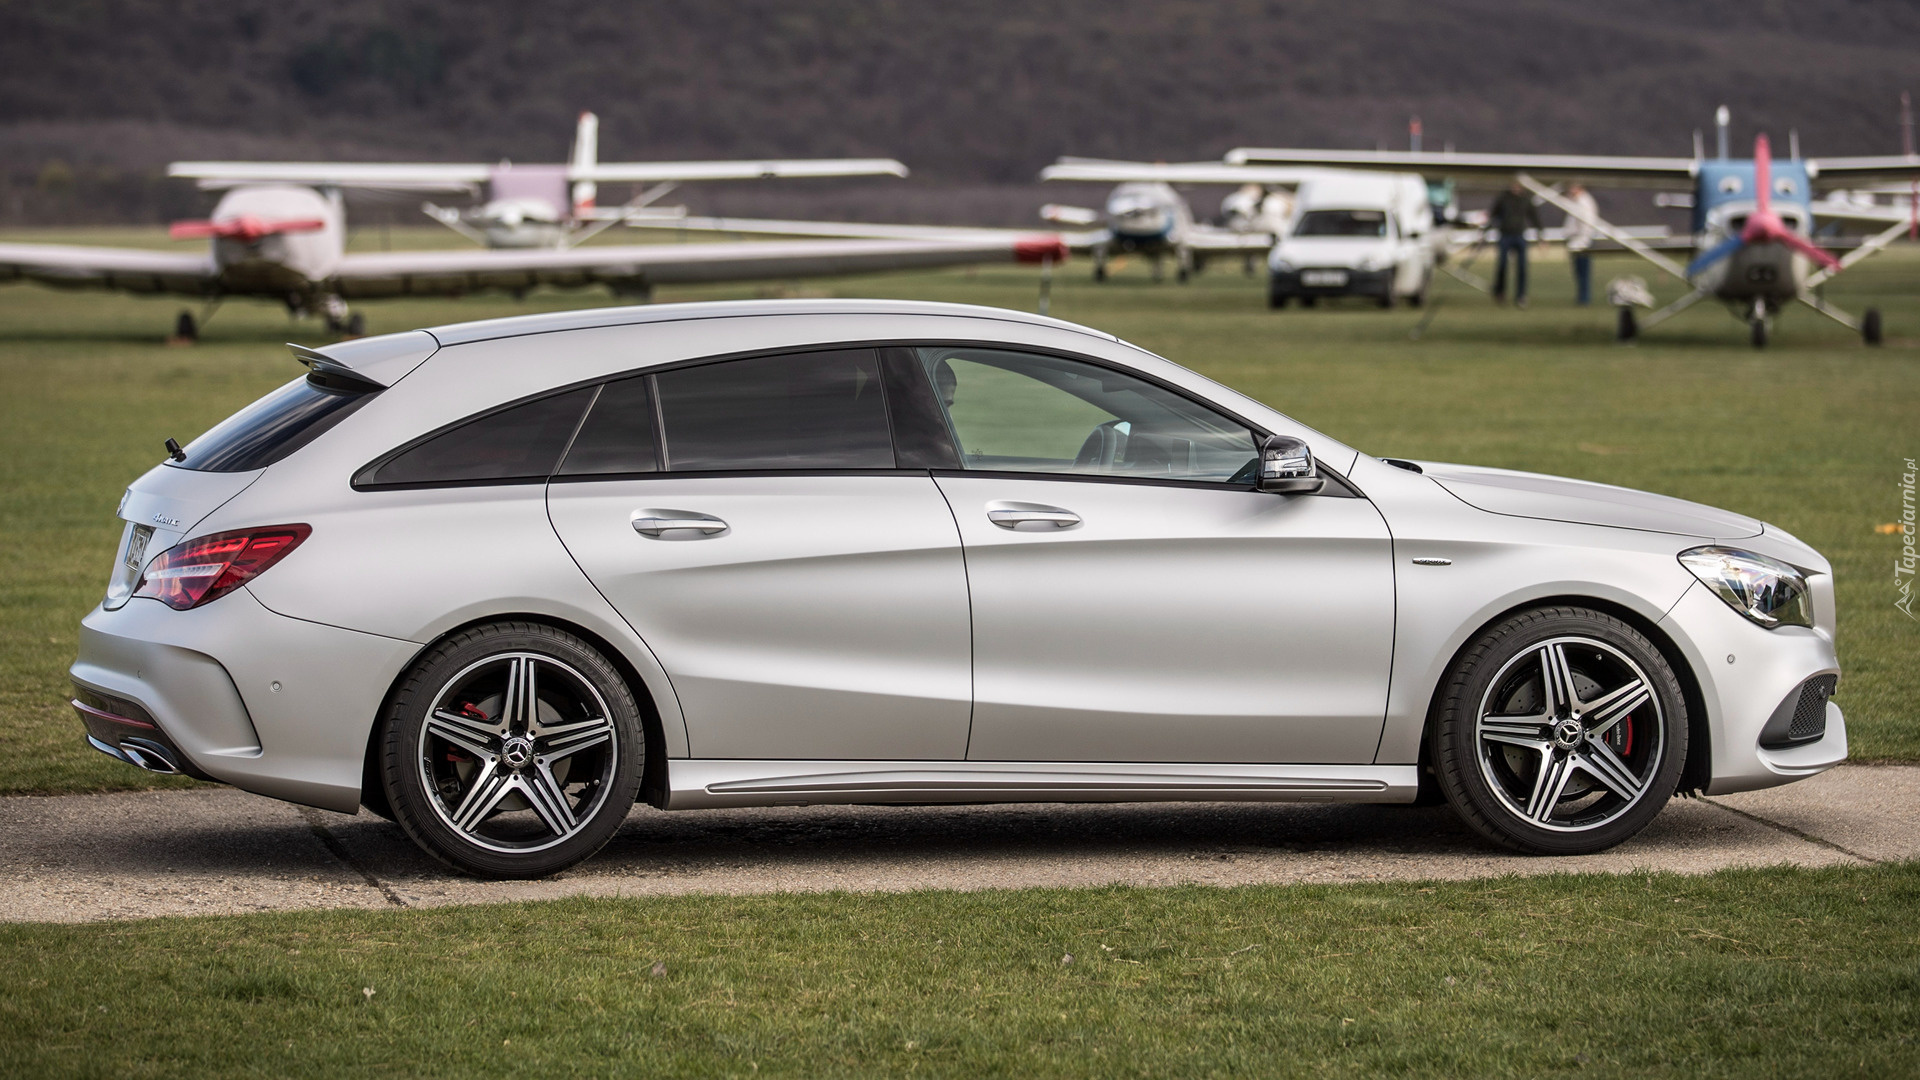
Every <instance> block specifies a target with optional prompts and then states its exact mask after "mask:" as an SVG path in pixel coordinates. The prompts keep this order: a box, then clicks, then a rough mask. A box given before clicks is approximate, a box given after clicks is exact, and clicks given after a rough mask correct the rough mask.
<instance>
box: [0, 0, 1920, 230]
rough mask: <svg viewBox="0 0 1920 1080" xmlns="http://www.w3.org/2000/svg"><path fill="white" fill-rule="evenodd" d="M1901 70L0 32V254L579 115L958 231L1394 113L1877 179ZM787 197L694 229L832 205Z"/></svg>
mask: <svg viewBox="0 0 1920 1080" xmlns="http://www.w3.org/2000/svg"><path fill="white" fill-rule="evenodd" d="M1917 57H1920V7H1916V6H1915V5H1911V4H1905V3H1900V4H1893V3H1882V2H1865V0H1839V2H1834V0H1829V2H1821V3H1793V4H1788V3H1785V2H1781V0H1706V2H1697V3H1673V2H1662V0H1613V2H1604V0H1603V2H1594V3H1584V4H1574V3H1565V2H1562V0H1379V2H1374V3H1356V2H1354V0H1306V2H1289V0H1221V2H1218V3H1193V2H1147V0H1057V2H1055V3H1050V4H1020V3H1007V2H1002V0H971V2H970V0H949V2H946V3H937V4H935V3H924V2H914V0H874V2H855V0H827V2H822V3H813V4H784V3H777V2H773V0H740V2H711V0H652V2H649V3H644V4H619V3H607V2H605V0H594V2H587V0H545V2H542V3H538V4H528V3H524V2H519V0H462V2H458V3H456V2H452V0H400V2H380V0H327V2H320V0H61V2H58V3H54V2H22V0H3V2H0V185H4V188H3V189H0V221H8V222H14V223H28V222H35V221H46V222H52V221H81V220H96V221H109V220H143V221H148V220H159V219H162V218H164V217H166V216H169V215H173V214H180V213H192V212H195V211H196V210H197V209H200V208H203V207H204V199H203V198H202V197H200V196H198V195H197V194H196V193H195V192H193V191H192V190H191V189H190V188H187V187H185V186H184V185H171V184H167V183H164V182H161V181H159V180H158V179H157V176H158V173H159V172H160V170H161V169H162V168H163V167H164V164H165V162H166V161H168V160H171V159H174V158H180V157H197V156H208V155H232V156H242V157H321V156H326V157H341V158H359V159H391V158H401V159H407V158H414V159H443V160H446V159H483V160H491V159H494V158H501V157H509V158H514V159H518V160H558V159H559V158H560V157H561V156H562V155H563V154H564V153H565V150H566V147H567V142H568V139H569V137H570V135H571V129H572V118H573V116H574V114H575V113H577V112H578V111H579V110H581V109H584V108H591V109H593V110H595V111H596V112H598V113H599V114H600V116H601V119H602V127H601V151H602V155H603V156H604V157H607V158H609V159H632V158H657V157H731V156H763V155H842V154H857V155H872V154H885V155H891V156H896V157H899V158H901V159H903V160H905V161H907V162H908V164H910V165H912V166H913V167H914V169H915V172H916V176H915V180H914V181H913V182H912V183H910V184H908V185H901V186H900V188H901V191H902V192H903V193H904V192H915V191H920V192H924V191H933V190H938V191H940V192H945V193H952V192H965V193H971V194H969V195H964V196H963V197H961V198H959V199H958V201H957V202H956V201H955V199H953V198H951V197H949V196H948V195H943V196H942V199H943V201H945V202H946V203H948V204H950V205H951V206H952V207H955V208H954V209H952V211H951V212H952V213H954V214H956V215H960V214H967V215H972V216H974V217H978V216H980V215H983V214H984V215H988V216H995V215H1000V214H1003V213H1011V212H1012V211H1011V210H1009V209H1007V208H1006V207H1003V206H1002V204H1003V203H1008V200H1007V199H1006V198H1005V193H1006V192H1008V191H1020V192H1023V193H1025V192H1027V191H1028V188H1027V186H1026V185H1028V184H1029V183H1030V181H1031V179H1032V177H1033V174H1034V172H1035V171H1036V170H1037V169H1038V168H1039V167H1040V166H1041V165H1043V164H1045V163H1047V162H1048V161H1050V160H1052V159H1053V158H1054V157H1055V156H1057V155H1060V154H1081V155H1088V156H1112V157H1142V158H1149V159H1152V158H1165V159H1185V158H1208V157H1216V156H1218V155H1219V154H1220V153H1221V152H1222V151H1224V150H1226V149H1227V148H1229V147H1232V146H1235V145H1241V144H1247V143H1256V144H1269V145H1271V144H1295V145H1324V146H1340V147H1374V146H1393V147H1400V146H1404V145H1405V140H1406V132H1407V119H1408V117H1409V116H1410V115H1414V114H1417V115H1419V116H1420V117H1421V118H1422V120H1423V121H1424V126H1425V131H1426V140H1427V143H1428V145H1429V146H1431V147H1436V148H1437V147H1439V146H1441V145H1443V144H1445V143H1452V144H1454V145H1456V146H1457V147H1459V148H1461V149H1478V150H1490V149H1513V150H1530V151H1551V150H1562V151H1586V152H1596V153H1608V152H1640V153H1665V154H1684V153H1686V152H1687V148H1688V145H1689V140H1690V138H1691V133H1692V131H1693V129H1695V128H1698V127H1702V126H1705V125H1707V124H1709V123H1710V122H1711V114H1712V110H1713V107H1714V106H1715V105H1718V104H1720V103H1722V102H1724V103H1726V104H1728V105H1730V106H1732V107H1733V109H1734V111H1735V117H1736V132H1737V134H1738V136H1739V137H1740V138H1741V139H1743V140H1744V139H1745V138H1747V137H1749V136H1750V134H1751V132H1753V131H1754V130H1757V129H1762V128H1764V129H1767V130H1771V131H1772V132H1773V134H1774V135H1775V138H1776V139H1777V140H1782V141H1784V137H1785V135H1786V129H1788V128H1797V129H1798V130H1799V131H1800V133H1801V138H1802V144H1803V146H1804V147H1805V148H1806V150H1807V151H1808V152H1809V153H1823V152H1824V153H1830V154H1831V153H1884V152H1892V151H1895V150H1897V149H1898V147H1899V130H1898V126H1897V116H1898V112H1897V110H1898V105H1897V101H1898V95H1899V92H1900V91H1901V90H1902V89H1907V88H1908V87H1909V85H1910V84H1911V83H1913V82H1915V81H1916V80H1915V78H1914V76H1915V75H1916V74H1920V71H1916V67H1917V66H1920V61H1916V58H1917ZM796 190H797V191H799V192H801V193H802V194H797V195H796V194H785V195H775V194H773V193H772V192H770V191H768V190H767V188H766V187H765V186H762V187H760V188H758V189H755V192H756V193H755V194H752V195H750V196H749V195H739V196H735V197H734V202H733V203H732V204H730V205H729V204H726V202H725V198H724V197H721V198H720V202H719V203H715V202H714V198H715V197H713V196H709V197H708V205H722V206H726V208H729V209H735V210H739V209H743V208H748V207H749V206H751V207H755V208H763V207H771V208H774V209H782V210H795V211H804V210H807V209H812V208H820V207H821V206H822V205H823V204H822V202H821V200H826V204H829V205H836V206H837V204H833V200H834V199H835V198H839V199H840V201H841V202H846V201H850V200H847V199H845V198H843V197H838V196H829V195H825V194H820V195H819V196H818V197H817V198H815V197H814V196H811V195H806V194H804V193H805V192H806V191H807V190H808V189H807V188H806V186H804V185H803V186H802V187H801V188H799V189H796ZM815 190H824V189H815ZM880 198H881V199H882V200H883V202H884V205H881V207H880V209H881V210H892V211H895V212H899V211H902V210H904V209H905V208H906V207H905V206H904V202H910V201H911V198H910V197H909V196H908V195H906V194H894V195H885V196H881V197H880ZM1022 198H1023V199H1024V198H1025V196H1024V194H1023V195H1022ZM810 199H811V200H812V201H809V200H810ZM853 201H858V200H853ZM896 204H900V205H896ZM872 205H873V203H872V200H867V205H865V206H861V207H854V208H852V209H851V210H850V211H848V212H862V211H863V210H872ZM1008 205H1009V206H1010V205H1011V204H1010V203H1008ZM403 209H404V208H403ZM409 212H410V211H409ZM872 212H873V214H874V216H879V213H880V211H879V210H872ZM1021 212H1022V213H1029V214H1030V208H1029V209H1027V210H1023V211H1021Z"/></svg>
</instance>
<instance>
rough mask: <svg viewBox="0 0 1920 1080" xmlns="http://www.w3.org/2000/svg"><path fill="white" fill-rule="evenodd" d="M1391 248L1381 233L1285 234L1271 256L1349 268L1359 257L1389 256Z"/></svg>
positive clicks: (1354, 264)
mask: <svg viewBox="0 0 1920 1080" xmlns="http://www.w3.org/2000/svg"><path fill="white" fill-rule="evenodd" d="M1392 254H1393V247H1392V245H1391V244H1390V243H1389V242H1388V240H1387V238H1386V237H1384V236H1289V237H1287V238H1285V239H1283V240H1281V241H1280V246H1279V247H1277V248H1275V249H1274V253H1273V257H1274V258H1276V259H1280V260H1282V261H1284V262H1289V263H1292V264H1293V265H1295V266H1309V267H1311V266H1340V267H1345V268H1347V269H1353V268H1354V267H1355V266H1356V265H1357V264H1358V263H1359V262H1360V260H1362V259H1373V260H1375V261H1376V262H1378V261H1383V260H1386V259H1389V258H1391V256H1392Z"/></svg>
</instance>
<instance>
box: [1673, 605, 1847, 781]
mask: <svg viewBox="0 0 1920 1080" xmlns="http://www.w3.org/2000/svg"><path fill="white" fill-rule="evenodd" d="M1818 584H1819V586H1821V587H1825V586H1826V583H1825V582H1821V583H1818ZM1822 621H1824V620H1822ZM1662 625H1663V626H1664V627H1665V628H1666V629H1668V630H1669V632H1670V633H1671V634H1672V637H1673V639H1674V640H1675V642H1676V643H1677V644H1678V645H1679V646H1680V648H1681V650H1682V651H1683V652H1685V653H1686V654H1687V663H1688V664H1689V665H1690V666H1691V667H1692V669H1693V670H1694V672H1695V673H1696V674H1698V675H1699V680H1698V681H1699V684H1700V694H1701V697H1702V698H1703V699H1704V704H1705V705H1706V711H1707V721H1708V730H1709V732H1710V734H1711V739H1712V747H1711V760H1712V768H1713V776H1712V780H1711V782H1710V783H1709V784H1708V785H1707V788H1706V792H1705V793H1706V794H1708V795H1727V794H1731V793H1733V792H1736V791H1752V790H1755V789H1757V788H1766V787H1774V786H1776V785H1779V784H1788V783H1792V782H1793V781H1795V780H1803V779H1805V778H1807V777H1809V776H1813V775H1815V774H1817V773H1821V772H1825V771H1826V770H1828V769H1831V768H1833V767H1834V766H1835V765H1838V764H1840V763H1841V762H1843V761H1845V760H1846V759H1847V723H1846V717H1845V716H1844V715H1842V713H1841V711H1840V706H1838V705H1836V704H1834V703H1833V702H1831V701H1829V702H1827V703H1826V728H1825V731H1824V732H1823V733H1821V735H1820V737H1818V738H1816V739H1812V740H1809V741H1803V742H1798V743H1796V744H1793V745H1786V746H1781V745H1778V743H1779V739H1778V737H1777V735H1778V732H1777V731H1775V732H1769V725H1770V724H1774V723H1775V720H1776V717H1778V716H1780V715H1781V711H1782V709H1783V707H1785V708H1787V709H1788V710H1789V711H1790V710H1791V708H1792V706H1793V705H1794V704H1795V703H1797V702H1798V701H1799V699H1800V697H1801V694H1802V690H1803V687H1804V686H1805V684H1806V683H1807V681H1808V680H1809V679H1814V678H1817V677H1819V676H1823V675H1833V676H1838V675H1839V674H1840V661H1839V659H1838V658H1837V657H1836V656H1835V655H1834V650H1833V638H1832V637H1831V636H1830V633H1829V632H1828V631H1826V630H1809V629H1806V628H1804V627H1797V626H1788V627H1781V628H1780V629H1778V630H1766V629H1763V628H1761V627H1758V626H1755V625H1754V624H1753V623H1750V622H1748V621H1747V620H1746V619H1744V618H1741V617H1740V616H1739V615H1738V614H1736V613H1735V612H1734V611H1733V610H1732V609H1731V608H1729V607H1727V605H1726V604H1725V603H1724V602H1723V601H1722V600H1721V599H1720V598H1719V597H1717V596H1715V595H1714V594H1713V593H1712V592H1711V591H1710V590H1708V589H1707V587H1706V586H1704V585H1699V584H1695V585H1693V586H1692V587H1690V588H1689V589H1688V590H1687V591H1686V593H1685V594H1684V595H1682V596H1681V598H1680V602H1679V603H1677V604H1675V605H1674V606H1673V609H1672V610H1671V611H1669V612H1668V613H1667V617H1666V619H1664V620H1663V621H1662ZM1776 726H1777V725H1776ZM1765 744H1774V745H1773V746H1768V745H1765ZM1688 752H1689V753H1690V754H1692V753H1697V752H1698V748H1697V747H1689V750H1688Z"/></svg>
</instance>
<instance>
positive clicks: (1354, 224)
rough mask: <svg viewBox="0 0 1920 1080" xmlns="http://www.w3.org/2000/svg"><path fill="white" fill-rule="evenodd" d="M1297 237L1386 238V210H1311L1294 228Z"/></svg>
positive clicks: (1303, 215)
mask: <svg viewBox="0 0 1920 1080" xmlns="http://www.w3.org/2000/svg"><path fill="white" fill-rule="evenodd" d="M1293 235H1295V236H1385V235H1387V212H1386V211H1384V210H1309V211H1307V212H1306V213H1304V214H1301V215H1300V221H1299V222H1298V223H1297V224H1295V225H1294V227H1293Z"/></svg>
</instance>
